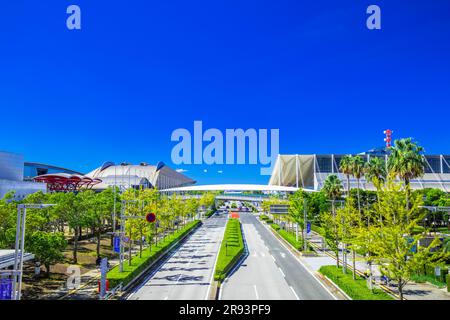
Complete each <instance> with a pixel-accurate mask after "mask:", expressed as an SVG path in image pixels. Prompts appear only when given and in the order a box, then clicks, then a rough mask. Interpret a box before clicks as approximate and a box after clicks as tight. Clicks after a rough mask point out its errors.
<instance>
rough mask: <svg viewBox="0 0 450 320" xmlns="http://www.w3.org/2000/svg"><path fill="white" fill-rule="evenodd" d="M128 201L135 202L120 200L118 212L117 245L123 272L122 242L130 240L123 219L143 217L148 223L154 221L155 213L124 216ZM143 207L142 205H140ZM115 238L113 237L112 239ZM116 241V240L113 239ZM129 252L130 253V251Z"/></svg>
mask: <svg viewBox="0 0 450 320" xmlns="http://www.w3.org/2000/svg"><path fill="white" fill-rule="evenodd" d="M129 202H137V201H136V200H128V201H127V200H123V201H122V211H121V213H120V239H119V240H118V242H119V243H118V245H119V253H120V256H119V270H120V272H123V261H124V247H123V243H128V242H129V241H131V239H130V238H128V237H126V236H125V221H126V220H128V219H145V220H146V221H147V222H148V223H154V222H155V221H156V214H154V213H148V214H146V215H145V216H144V217H141V216H126V215H125V207H126V205H127V203H129ZM142 208H143V206H142ZM114 240H115V239H114ZM115 241H116V240H115ZM115 249H116V242H114V251H116V250H115ZM116 252H117V251H116ZM130 254H131V253H130Z"/></svg>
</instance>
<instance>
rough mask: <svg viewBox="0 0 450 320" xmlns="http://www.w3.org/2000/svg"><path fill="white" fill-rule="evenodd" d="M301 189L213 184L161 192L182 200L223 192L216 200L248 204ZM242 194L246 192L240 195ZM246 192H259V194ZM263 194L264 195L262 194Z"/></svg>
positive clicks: (307, 190)
mask: <svg viewBox="0 0 450 320" xmlns="http://www.w3.org/2000/svg"><path fill="white" fill-rule="evenodd" d="M300 189H301V188H295V187H286V186H270V185H264V184H262V185H259V184H213V185H198V186H188V187H180V188H171V189H164V190H161V192H163V193H167V194H180V195H181V196H183V197H184V198H192V197H198V198H200V197H201V195H190V194H189V193H191V192H215V191H219V192H223V194H220V195H218V196H217V197H216V199H217V200H234V201H250V202H262V201H264V199H267V198H268V197H269V194H270V193H294V192H296V191H298V190H300ZM302 190H304V191H306V192H314V191H313V190H310V189H302ZM242 192H247V193H246V194H245V193H242ZM248 192H261V193H260V194H259V193H258V194H256V193H250V194H248ZM262 192H264V193H262Z"/></svg>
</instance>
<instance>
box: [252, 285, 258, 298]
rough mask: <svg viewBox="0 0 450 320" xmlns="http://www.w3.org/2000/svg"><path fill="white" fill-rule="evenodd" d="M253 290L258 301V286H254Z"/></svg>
mask: <svg viewBox="0 0 450 320" xmlns="http://www.w3.org/2000/svg"><path fill="white" fill-rule="evenodd" d="M253 289H255V295H256V300H259V295H258V290H257V289H256V285H254V286H253Z"/></svg>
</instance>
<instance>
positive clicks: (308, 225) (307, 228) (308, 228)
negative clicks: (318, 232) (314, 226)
mask: <svg viewBox="0 0 450 320" xmlns="http://www.w3.org/2000/svg"><path fill="white" fill-rule="evenodd" d="M306 233H311V222H308V224H307V225H306Z"/></svg>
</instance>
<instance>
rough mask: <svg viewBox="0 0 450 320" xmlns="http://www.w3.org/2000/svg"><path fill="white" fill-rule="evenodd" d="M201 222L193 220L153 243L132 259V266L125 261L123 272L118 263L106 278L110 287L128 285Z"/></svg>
mask: <svg viewBox="0 0 450 320" xmlns="http://www.w3.org/2000/svg"><path fill="white" fill-rule="evenodd" d="M199 224H201V222H200V221H199V220H196V221H193V222H190V223H188V224H187V225H185V226H184V227H183V228H181V229H179V230H178V231H175V232H174V233H172V234H170V235H169V236H167V237H166V238H165V239H164V240H162V241H160V242H159V243H158V245H157V246H156V245H152V247H151V251H150V248H146V249H144V250H143V251H142V257H139V255H137V256H135V257H134V258H132V259H131V266H130V265H128V260H125V261H124V263H123V272H120V266H119V265H117V266H115V267H114V268H113V269H111V270H110V271H109V272H108V274H107V276H106V278H107V279H108V280H109V285H110V288H114V287H116V286H118V285H119V284H120V283H122V285H124V286H125V285H127V284H128V283H130V282H131V281H132V280H133V279H134V278H136V277H137V276H139V274H140V273H141V272H143V271H144V270H145V269H146V268H147V267H149V266H150V265H151V264H152V263H153V262H154V261H155V260H156V259H158V258H159V257H160V256H161V255H163V254H164V252H165V251H166V250H167V249H169V248H170V247H171V246H172V245H173V244H175V243H176V242H178V241H180V240H181V239H182V238H183V237H184V236H185V235H186V234H188V233H189V232H190V231H192V230H193V229H194V228H195V227H197V226H198V225H199Z"/></svg>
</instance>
